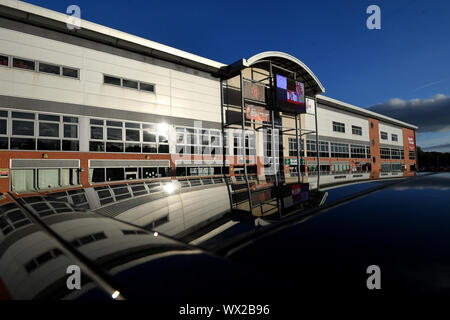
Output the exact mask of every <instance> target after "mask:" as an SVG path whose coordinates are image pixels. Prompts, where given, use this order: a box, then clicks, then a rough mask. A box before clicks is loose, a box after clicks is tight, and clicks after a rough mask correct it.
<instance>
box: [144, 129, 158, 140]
mask: <svg viewBox="0 0 450 320" xmlns="http://www.w3.org/2000/svg"><path fill="white" fill-rule="evenodd" d="M142 133H143V138H144V141H145V142H156V134H155V133H150V132H147V131H145V130H144V131H142Z"/></svg>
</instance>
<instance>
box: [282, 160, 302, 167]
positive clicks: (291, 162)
mask: <svg viewBox="0 0 450 320" xmlns="http://www.w3.org/2000/svg"><path fill="white" fill-rule="evenodd" d="M284 164H285V165H287V166H295V165H297V159H290V158H286V159H284ZM300 164H301V165H304V164H305V159H300Z"/></svg>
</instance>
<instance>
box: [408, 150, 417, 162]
mask: <svg viewBox="0 0 450 320" xmlns="http://www.w3.org/2000/svg"><path fill="white" fill-rule="evenodd" d="M409 159H410V160H414V159H416V153H415V152H414V151H409Z"/></svg>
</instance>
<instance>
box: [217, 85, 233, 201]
mask: <svg viewBox="0 0 450 320" xmlns="http://www.w3.org/2000/svg"><path fill="white" fill-rule="evenodd" d="M220 117H221V121H222V159H223V163H222V174H223V178H224V179H225V184H226V186H227V191H228V198H229V199H230V210H233V197H232V195H231V190H230V186H229V184H228V179H227V176H226V175H225V170H224V169H225V168H226V159H227V153H226V150H227V149H226V148H225V118H224V107H223V82H222V79H220ZM228 174H230V172H229V171H228Z"/></svg>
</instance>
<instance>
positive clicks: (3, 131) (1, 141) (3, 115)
mask: <svg viewBox="0 0 450 320" xmlns="http://www.w3.org/2000/svg"><path fill="white" fill-rule="evenodd" d="M7 134H8V111H3V110H0V149H8V147H9V141H8V137H7Z"/></svg>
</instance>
